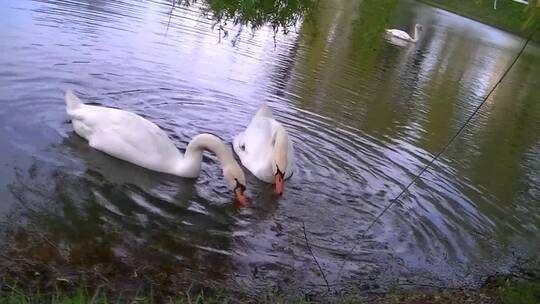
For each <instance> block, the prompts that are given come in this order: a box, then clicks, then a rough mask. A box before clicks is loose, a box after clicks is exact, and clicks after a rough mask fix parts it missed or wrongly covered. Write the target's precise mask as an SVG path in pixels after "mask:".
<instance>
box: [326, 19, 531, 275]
mask: <svg viewBox="0 0 540 304" xmlns="http://www.w3.org/2000/svg"><path fill="white" fill-rule="evenodd" d="M537 30H538V26H537V27H536V28H535V29H534V30H533V31H532V33H531V34H530V35H529V37H527V40H526V41H525V43H524V44H523V46H522V47H521V49H520V50H519V52H518V53H517V55H516V57H515V58H514V60H513V61H512V63H511V64H510V65H509V66H508V68H507V69H506V70H505V71H504V73H503V74H502V76H501V78H499V80H498V81H497V83H495V85H494V86H493V87H492V88H491V90H490V91H489V92H488V94H487V95H486V96H485V97H484V99H483V100H482V102H481V103H480V104H479V105H478V106H477V107H476V108H475V109H474V111H473V112H472V113H471V115H469V117H468V118H467V120H466V121H465V123H464V124H463V125H462V126H461V127H460V128H459V130H458V131H457V132H456V133H455V134H454V135H453V136H452V137H451V138H450V140H449V141H448V142H447V143H446V145H445V146H444V147H443V148H442V149H441V150H440V151H439V152H438V153H437V154H436V155H435V156H434V157H433V158H432V159H431V160H430V161H429V162H428V163H427V165H426V166H425V167H424V168H423V169H422V171H420V173H418V174H417V175H416V176H415V177H414V178H413V179H412V180H411V181H410V182H409V184H407V186H406V187H405V188H403V189H402V190H401V192H399V194H398V195H397V196H396V197H395V198H394V199H392V200H391V201H390V203H389V204H388V205H387V206H386V207H384V209H383V210H382V211H381V212H380V213H379V214H378V215H377V216H376V217H375V219H374V220H373V221H371V223H370V224H369V226H368V227H367V228H366V230H364V232H362V234H361V235H360V239H363V238H364V237H365V236H366V233H367V232H368V231H369V230H371V228H373V226H374V225H375V223H376V222H377V221H379V219H380V218H381V217H382V216H383V215H384V214H385V213H386V211H388V210H389V209H390V208H391V207H392V206H393V205H394V204H395V203H396V202H397V201H398V200H399V199H400V198H401V196H403V194H405V192H407V190H409V188H410V187H411V186H412V185H414V184H415V183H416V182H417V181H418V180H419V179H420V177H421V176H422V174H424V172H426V171H427V169H429V168H430V167H431V165H433V163H434V162H435V161H436V160H437V159H438V158H439V157H440V156H441V155H442V154H443V153H444V152H445V151H446V149H448V147H449V146H450V145H451V144H452V142H453V141H454V140H455V139H456V138H457V137H458V136H459V135H460V134H461V132H462V131H463V130H464V129H465V128H466V127H467V125H468V124H469V123H470V121H471V120H472V119H473V118H474V116H476V114H477V113H478V111H480V108H482V106H483V105H484V104H485V103H486V101H487V100H488V99H489V97H490V96H491V94H492V93H493V92H494V91H495V89H496V88H497V87H498V86H499V84H500V83H501V82H502V81H503V79H504V78H505V77H506V75H507V74H508V72H510V70H511V69H512V67H513V66H514V65H515V64H516V62H517V61H518V59H519V57H521V54H523V51H525V48H526V47H527V45H528V44H529V42H530V41H531V39H532V37H533V36H534V34H535V33H536V31H537ZM358 245H359V242H358V241H357V242H356V243H355V244H354V246H353V247H352V248H351V249H350V250H349V251H348V252H347V254H346V255H345V257H348V256H349V255H350V254H351V253H352V252H353V251H354V250H355V249H356V247H358ZM346 262H347V259H343V262H342V263H341V266H340V267H339V270H338V274H337V276H336V281H339V279H340V278H341V272H342V271H343V267H344V266H345V263H346Z"/></svg>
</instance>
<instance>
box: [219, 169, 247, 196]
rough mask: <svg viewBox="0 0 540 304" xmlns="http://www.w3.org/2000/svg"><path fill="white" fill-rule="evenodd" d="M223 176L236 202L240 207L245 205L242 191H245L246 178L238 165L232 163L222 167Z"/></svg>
mask: <svg viewBox="0 0 540 304" xmlns="http://www.w3.org/2000/svg"><path fill="white" fill-rule="evenodd" d="M223 176H224V177H225V181H227V184H228V185H229V187H230V188H231V189H232V190H233V191H234V196H235V198H236V200H237V201H238V202H239V203H240V204H242V205H244V204H246V203H247V198H246V196H245V195H244V191H245V190H246V176H245V175H244V171H243V170H242V168H240V166H239V165H238V163H237V162H236V161H234V162H231V163H229V164H227V165H226V166H224V167H223Z"/></svg>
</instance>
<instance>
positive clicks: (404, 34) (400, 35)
mask: <svg viewBox="0 0 540 304" xmlns="http://www.w3.org/2000/svg"><path fill="white" fill-rule="evenodd" d="M386 33H387V34H388V35H390V36H392V37H395V38H399V39H403V40H412V38H411V36H410V35H409V34H407V32H404V31H401V30H386Z"/></svg>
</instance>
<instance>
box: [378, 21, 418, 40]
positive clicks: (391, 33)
mask: <svg viewBox="0 0 540 304" xmlns="http://www.w3.org/2000/svg"><path fill="white" fill-rule="evenodd" d="M421 30H422V26H421V25H420V24H415V26H414V36H413V37H411V36H410V35H409V34H408V33H407V32H404V31H402V30H396V29H391V30H388V29H387V30H385V31H386V35H387V36H388V37H389V38H397V39H401V40H405V41H410V42H416V41H418V31H421Z"/></svg>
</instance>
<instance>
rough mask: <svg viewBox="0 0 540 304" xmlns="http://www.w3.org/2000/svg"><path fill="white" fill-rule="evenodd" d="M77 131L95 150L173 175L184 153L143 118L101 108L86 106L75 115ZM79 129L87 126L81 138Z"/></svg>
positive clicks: (73, 117)
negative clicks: (170, 166) (175, 162)
mask: <svg viewBox="0 0 540 304" xmlns="http://www.w3.org/2000/svg"><path fill="white" fill-rule="evenodd" d="M71 116H72V120H73V125H74V127H75V131H76V132H77V133H78V134H79V135H81V136H83V137H84V138H86V139H87V140H88V142H89V144H90V146H92V147H93V148H95V149H97V150H100V151H102V152H105V153H107V154H110V155H112V156H114V157H117V158H120V159H123V160H125V161H129V162H131V163H134V164H136V165H139V166H142V167H145V168H148V169H151V170H156V171H161V172H169V171H170V170H171V169H172V168H168V167H167V166H168V165H170V164H171V163H172V162H173V161H174V160H177V159H178V156H181V155H180V152H179V151H178V149H176V147H175V145H174V143H173V142H172V141H171V140H170V138H169V137H168V136H167V134H166V133H165V132H164V131H163V130H162V129H160V128H159V127H158V126H157V125H155V124H154V123H152V122H150V121H148V120H146V119H144V118H142V117H141V116H139V115H137V114H134V113H131V112H127V111H122V110H118V109H111V108H105V107H98V106H88V105H85V106H84V107H81V108H80V109H77V110H76V111H74V112H73V114H72V115H71ZM77 125H82V126H84V127H85V128H86V129H85V132H84V133H83V134H80V133H79V131H80V130H78V128H77Z"/></svg>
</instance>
